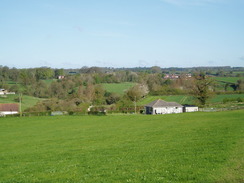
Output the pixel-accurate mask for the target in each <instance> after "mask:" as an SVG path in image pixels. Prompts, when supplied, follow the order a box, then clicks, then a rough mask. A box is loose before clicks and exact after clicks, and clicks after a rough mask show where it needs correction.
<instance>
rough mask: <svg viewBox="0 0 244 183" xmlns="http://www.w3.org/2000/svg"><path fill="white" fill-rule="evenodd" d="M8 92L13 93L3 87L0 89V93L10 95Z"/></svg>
mask: <svg viewBox="0 0 244 183" xmlns="http://www.w3.org/2000/svg"><path fill="white" fill-rule="evenodd" d="M10 94H15V92H8V91H7V90H5V89H3V88H2V89H0V95H10Z"/></svg>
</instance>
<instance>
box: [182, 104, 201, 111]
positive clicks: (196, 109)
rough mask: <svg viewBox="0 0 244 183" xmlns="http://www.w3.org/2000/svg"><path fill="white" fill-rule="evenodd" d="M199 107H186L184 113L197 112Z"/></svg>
mask: <svg viewBox="0 0 244 183" xmlns="http://www.w3.org/2000/svg"><path fill="white" fill-rule="evenodd" d="M197 111H198V107H197V106H195V105H184V107H183V112H197Z"/></svg>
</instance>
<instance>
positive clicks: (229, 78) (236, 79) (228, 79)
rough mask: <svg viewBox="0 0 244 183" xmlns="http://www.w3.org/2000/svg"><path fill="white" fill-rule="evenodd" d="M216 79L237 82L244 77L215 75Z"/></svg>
mask: <svg viewBox="0 0 244 183" xmlns="http://www.w3.org/2000/svg"><path fill="white" fill-rule="evenodd" d="M214 79H215V80H216V81H223V82H227V83H233V84H236V83H237V81H238V80H240V79H243V77H214Z"/></svg>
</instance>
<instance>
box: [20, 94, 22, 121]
mask: <svg viewBox="0 0 244 183" xmlns="http://www.w3.org/2000/svg"><path fill="white" fill-rule="evenodd" d="M21 102H22V93H20V94H19V114H20V115H19V116H20V117H21V116H22V107H21Z"/></svg>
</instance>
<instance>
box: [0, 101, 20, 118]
mask: <svg viewBox="0 0 244 183" xmlns="http://www.w3.org/2000/svg"><path fill="white" fill-rule="evenodd" d="M18 113H19V105H18V104H0V114H1V115H4V116H5V115H10V114H18Z"/></svg>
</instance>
